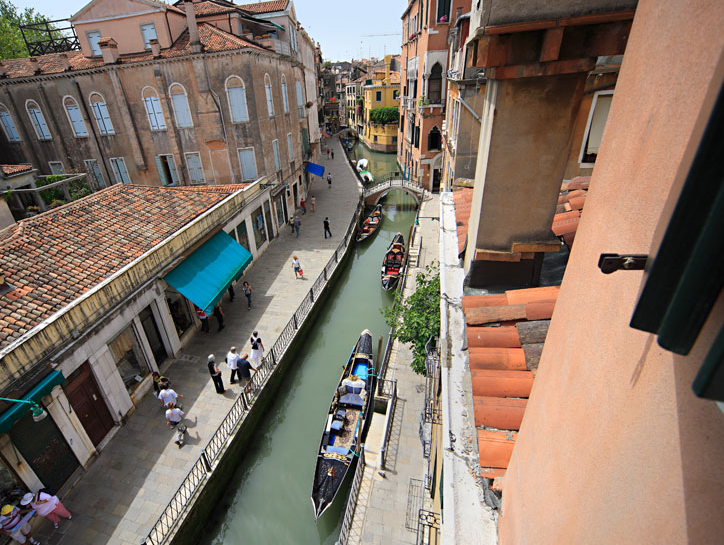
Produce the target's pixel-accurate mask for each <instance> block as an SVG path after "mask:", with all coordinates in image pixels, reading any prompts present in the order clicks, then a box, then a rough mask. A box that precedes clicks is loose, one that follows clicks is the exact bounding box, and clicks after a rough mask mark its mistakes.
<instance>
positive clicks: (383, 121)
mask: <svg viewBox="0 0 724 545" xmlns="http://www.w3.org/2000/svg"><path fill="white" fill-rule="evenodd" d="M370 120H371V121H372V123H376V124H378V125H387V124H388V123H398V122H399V121H400V110H399V109H398V107H397V106H389V107H386V108H374V109H372V110H371V111H370Z"/></svg>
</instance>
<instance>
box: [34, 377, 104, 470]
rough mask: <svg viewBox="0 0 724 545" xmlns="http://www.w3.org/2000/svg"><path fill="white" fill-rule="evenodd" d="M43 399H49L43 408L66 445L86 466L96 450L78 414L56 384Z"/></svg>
mask: <svg viewBox="0 0 724 545" xmlns="http://www.w3.org/2000/svg"><path fill="white" fill-rule="evenodd" d="M43 399H44V400H49V401H48V402H45V401H44V405H45V408H46V409H47V411H48V414H49V415H50V417H51V418H52V419H53V421H54V422H55V424H56V425H57V426H58V429H59V430H60V433H61V434H63V437H65V440H66V441H67V442H68V445H70V449H71V450H72V451H73V454H75V457H76V458H78V461H79V462H80V464H81V465H82V466H83V467H84V468H85V467H88V464H89V463H90V461H91V460H92V459H93V456H94V455H95V454H97V451H96V448H95V446H94V445H93V442H92V441H91V440H90V437H88V434H87V433H86V431H85V428H84V427H83V424H82V423H81V421H80V420H79V419H78V415H76V414H75V411H73V409H72V407H71V406H70V401H69V400H68V398H67V397H66V396H65V392H64V391H63V389H62V388H61V387H60V385H58V386H55V387H54V388H53V389H52V390H51V391H50V395H48V396H46V397H45V398H43Z"/></svg>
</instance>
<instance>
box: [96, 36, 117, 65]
mask: <svg viewBox="0 0 724 545" xmlns="http://www.w3.org/2000/svg"><path fill="white" fill-rule="evenodd" d="M98 47H100V48H101V53H102V54H103V64H115V63H117V62H118V42H116V41H115V40H114V39H113V38H101V39H100V40H98Z"/></svg>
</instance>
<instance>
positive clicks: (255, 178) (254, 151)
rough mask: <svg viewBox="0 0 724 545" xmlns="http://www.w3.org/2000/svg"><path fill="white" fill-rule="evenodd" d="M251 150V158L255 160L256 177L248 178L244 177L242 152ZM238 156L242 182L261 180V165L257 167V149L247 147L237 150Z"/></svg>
mask: <svg viewBox="0 0 724 545" xmlns="http://www.w3.org/2000/svg"><path fill="white" fill-rule="evenodd" d="M246 150H251V156H252V158H253V159H254V177H246V176H244V163H243V161H242V160H241V152H242V151H246ZM236 156H237V157H238V158H239V172H240V173H241V181H242V182H247V181H249V180H257V179H259V165H257V162H256V148H254V146H247V147H245V148H236Z"/></svg>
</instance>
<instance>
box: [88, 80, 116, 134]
mask: <svg viewBox="0 0 724 545" xmlns="http://www.w3.org/2000/svg"><path fill="white" fill-rule="evenodd" d="M95 95H98V96H99V97H101V100H98V101H95V102H94V101H93V96H95ZM88 103H89V104H90V106H91V111H92V112H93V117H95V118H96V127H98V133H99V134H101V135H103V136H113V135H114V134H116V130H115V129H114V128H113V121H112V120H111V113H110V112H109V111H108V103H107V102H106V99H105V97H104V96H103V95H102V94H100V93H99V92H98V91H93V92H92V93H91V94H90V95H88ZM96 104H97V105H98V106H97V107H96ZM104 113H105V117H104V116H103V114H104Z"/></svg>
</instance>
